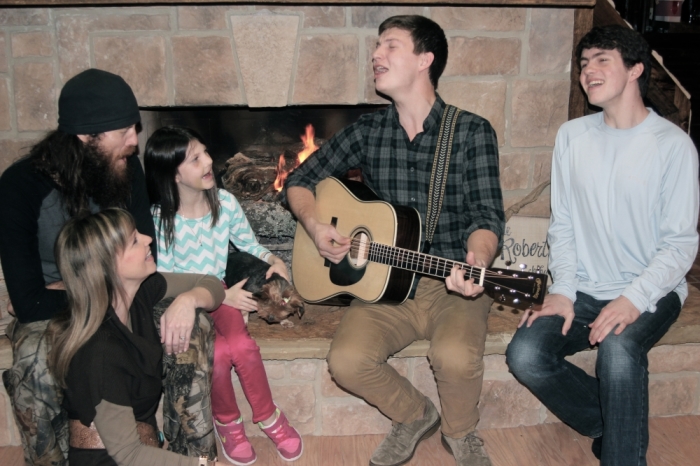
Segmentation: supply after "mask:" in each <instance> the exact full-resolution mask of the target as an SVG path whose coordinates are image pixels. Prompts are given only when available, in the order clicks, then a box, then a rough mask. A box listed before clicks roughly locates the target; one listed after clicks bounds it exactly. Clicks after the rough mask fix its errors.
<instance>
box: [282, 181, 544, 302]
mask: <svg viewBox="0 0 700 466" xmlns="http://www.w3.org/2000/svg"><path fill="white" fill-rule="evenodd" d="M316 213H317V215H318V219H319V221H321V222H322V223H328V224H331V225H333V226H335V228H336V229H337V230H338V233H340V234H341V235H343V236H346V237H349V238H351V240H352V245H351V248H350V251H349V252H348V254H347V255H346V256H345V258H344V259H343V260H342V261H341V262H340V263H338V264H333V263H332V262H330V261H329V260H327V259H325V258H323V257H322V256H321V255H320V254H319V252H318V250H317V249H316V245H315V243H314V241H313V240H312V239H311V238H310V237H309V235H308V234H307V233H306V230H304V227H303V226H302V225H301V224H300V223H298V224H297V230H296V235H295V237H294V249H293V255H292V277H293V280H294V286H295V287H296V289H297V291H298V292H299V294H300V295H301V296H302V297H303V298H304V300H305V301H307V302H310V303H317V304H329V303H333V304H336V303H338V302H339V301H343V300H345V301H347V300H349V299H351V298H357V299H360V300H362V301H364V302H367V303H402V302H404V301H405V300H406V299H407V298H408V295H409V293H410V291H411V287H412V285H413V281H414V279H415V274H416V273H419V274H422V275H429V276H432V277H438V278H445V277H447V276H448V275H449V274H450V271H451V270H452V267H453V266H455V265H456V266H457V267H459V268H460V269H462V270H464V276H465V279H469V278H474V282H475V283H477V284H479V285H480V286H483V287H484V288H485V289H486V290H487V291H489V293H490V294H492V295H493V296H494V297H495V298H496V299H497V300H498V301H501V302H510V303H513V304H519V303H525V304H528V303H530V304H542V301H543V300H544V295H545V291H546V286H547V276H546V275H545V274H541V273H535V272H528V271H524V270H509V269H490V268H483V267H476V266H471V265H468V264H466V263H464V262H457V261H453V260H448V259H443V258H440V257H437V256H431V255H429V254H424V253H421V252H418V248H419V246H420V244H421V218H420V214H419V213H418V211H417V210H415V209H414V208H410V207H404V206H397V205H392V204H390V203H388V202H385V201H382V200H380V199H379V198H378V197H377V195H376V194H375V193H374V191H372V190H371V189H370V188H368V187H367V186H366V185H364V184H362V183H359V182H357V181H350V180H342V181H341V180H338V179H336V178H333V177H329V178H326V179H324V180H323V181H321V182H320V183H319V184H318V185H317V186H316Z"/></svg>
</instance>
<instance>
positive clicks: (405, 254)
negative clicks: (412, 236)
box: [350, 238, 530, 296]
mask: <svg viewBox="0 0 700 466" xmlns="http://www.w3.org/2000/svg"><path fill="white" fill-rule="evenodd" d="M367 245H369V247H367ZM361 246H365V251H366V253H367V257H365V259H368V260H370V261H372V262H380V263H381V259H384V260H388V261H392V262H395V263H396V262H398V263H400V264H405V267H406V268H409V269H411V268H412V267H413V268H418V267H420V268H421V269H422V271H423V273H427V274H429V275H437V276H442V277H443V278H445V277H446V276H447V275H449V274H450V271H451V270H452V267H453V266H454V265H457V266H458V267H459V268H460V269H461V270H465V271H466V270H467V269H469V270H468V272H467V273H466V274H465V278H477V277H478V276H479V275H481V270H482V269H483V270H484V282H485V283H489V284H491V285H493V286H495V287H498V286H500V287H502V288H504V289H505V290H507V291H509V292H510V293H511V294H515V293H519V294H521V295H523V296H529V295H528V293H525V292H523V291H520V290H517V289H514V288H511V287H508V286H505V285H503V284H501V285H499V284H498V283H496V282H494V281H492V280H487V279H486V278H487V277H489V278H507V279H509V280H516V281H530V279H529V278H527V277H513V276H507V275H506V276H504V275H501V274H499V273H497V272H492V271H489V270H488V269H486V268H482V267H477V266H472V265H469V264H465V263H463V262H458V261H452V260H449V259H443V258H439V257H433V256H429V255H427V254H424V253H420V252H416V251H412V250H410V249H404V248H398V247H395V246H387V245H383V244H380V243H375V242H373V241H363V240H358V239H355V238H353V239H352V241H351V248H350V250H351V251H352V252H354V253H356V254H357V253H358V252H359V250H360V247H361ZM373 258H374V259H375V260H372V259H373ZM474 269H477V270H478V272H477V273H474ZM426 270H427V272H426ZM433 270H435V273H433V272H432V271H433ZM414 271H416V272H419V271H418V270H414ZM523 273H527V272H523ZM472 274H474V275H472Z"/></svg>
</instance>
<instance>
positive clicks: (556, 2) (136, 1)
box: [0, 0, 596, 8]
mask: <svg viewBox="0 0 700 466" xmlns="http://www.w3.org/2000/svg"><path fill="white" fill-rule="evenodd" d="M595 2H596V0H378V1H373V2H370V1H369V0H301V1H300V0H223V1H222V0H2V5H0V8H2V7H8V6H46V7H63V6H103V5H195V4H207V3H218V4H221V3H227V4H235V3H248V4H250V3H253V4H255V3H261V4H272V3H282V4H285V3H291V4H295V5H316V4H324V5H328V4H345V5H349V4H369V3H371V4H372V5H378V4H387V5H389V4H403V5H409V4H419V5H442V6H469V5H474V6H531V7H542V6H547V7H560V8H575V7H579V8H580V7H593V6H594V5H595Z"/></svg>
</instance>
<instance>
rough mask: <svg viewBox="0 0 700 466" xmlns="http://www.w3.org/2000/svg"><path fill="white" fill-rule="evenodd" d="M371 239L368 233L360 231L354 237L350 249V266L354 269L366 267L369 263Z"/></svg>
mask: <svg viewBox="0 0 700 466" xmlns="http://www.w3.org/2000/svg"><path fill="white" fill-rule="evenodd" d="M370 243H371V239H370V237H369V235H368V234H367V232H366V231H359V232H357V233H356V234H355V235H353V237H352V247H351V248H350V254H349V256H350V264H352V265H353V266H354V267H358V268H361V267H364V266H365V264H367V262H368V261H369V259H368V258H369V248H370Z"/></svg>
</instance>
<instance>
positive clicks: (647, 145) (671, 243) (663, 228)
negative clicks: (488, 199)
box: [547, 110, 700, 312]
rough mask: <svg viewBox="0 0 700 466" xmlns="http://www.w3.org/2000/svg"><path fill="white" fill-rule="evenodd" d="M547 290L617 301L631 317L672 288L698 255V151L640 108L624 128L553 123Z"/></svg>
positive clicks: (589, 121)
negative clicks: (627, 306)
mask: <svg viewBox="0 0 700 466" xmlns="http://www.w3.org/2000/svg"><path fill="white" fill-rule="evenodd" d="M551 190H552V196H551V197H552V218H551V223H550V227H549V232H548V235H547V239H548V242H549V247H550V255H549V270H550V271H551V272H552V278H553V284H552V286H551V287H550V288H549V292H550V293H556V294H562V295H564V296H566V297H568V298H569V299H571V300H572V301H575V300H576V292H577V291H581V292H583V293H586V294H589V295H591V296H593V297H594V298H596V299H601V300H607V299H615V298H617V297H618V296H620V295H622V296H625V297H627V298H628V299H629V300H630V301H631V302H632V304H634V305H635V307H636V308H637V309H639V310H640V311H641V312H645V311H648V312H654V311H655V310H656V303H657V302H658V301H659V299H661V298H663V297H664V296H665V295H667V294H668V293H670V292H671V291H676V292H677V293H678V295H679V297H680V299H681V302H683V301H684V300H685V298H686V297H687V296H688V287H687V284H686V282H685V274H686V273H687V272H688V270H690V267H691V266H692V264H693V261H694V260H695V256H696V254H697V251H698V233H697V224H698V211H699V209H700V207H699V201H698V154H697V150H696V149H695V146H694V144H693V142H692V141H691V140H690V138H689V137H688V135H687V134H685V133H684V132H683V131H682V130H681V129H680V128H678V127H677V126H675V125H674V124H672V123H670V122H669V121H667V120H665V119H663V118H661V117H660V116H658V115H657V114H656V113H654V112H653V111H651V110H650V113H649V115H648V116H647V117H646V119H645V120H644V121H643V122H642V123H640V124H639V125H637V126H635V127H634V128H630V129H624V130H620V129H614V128H611V127H609V126H607V125H606V124H605V122H604V120H603V114H602V112H601V113H597V114H594V115H589V116H585V117H583V118H578V119H575V120H572V121H569V122H567V123H565V124H564V125H562V127H561V128H560V129H559V132H558V134H557V138H556V142H555V146H554V155H553V158H552V187H551Z"/></svg>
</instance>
